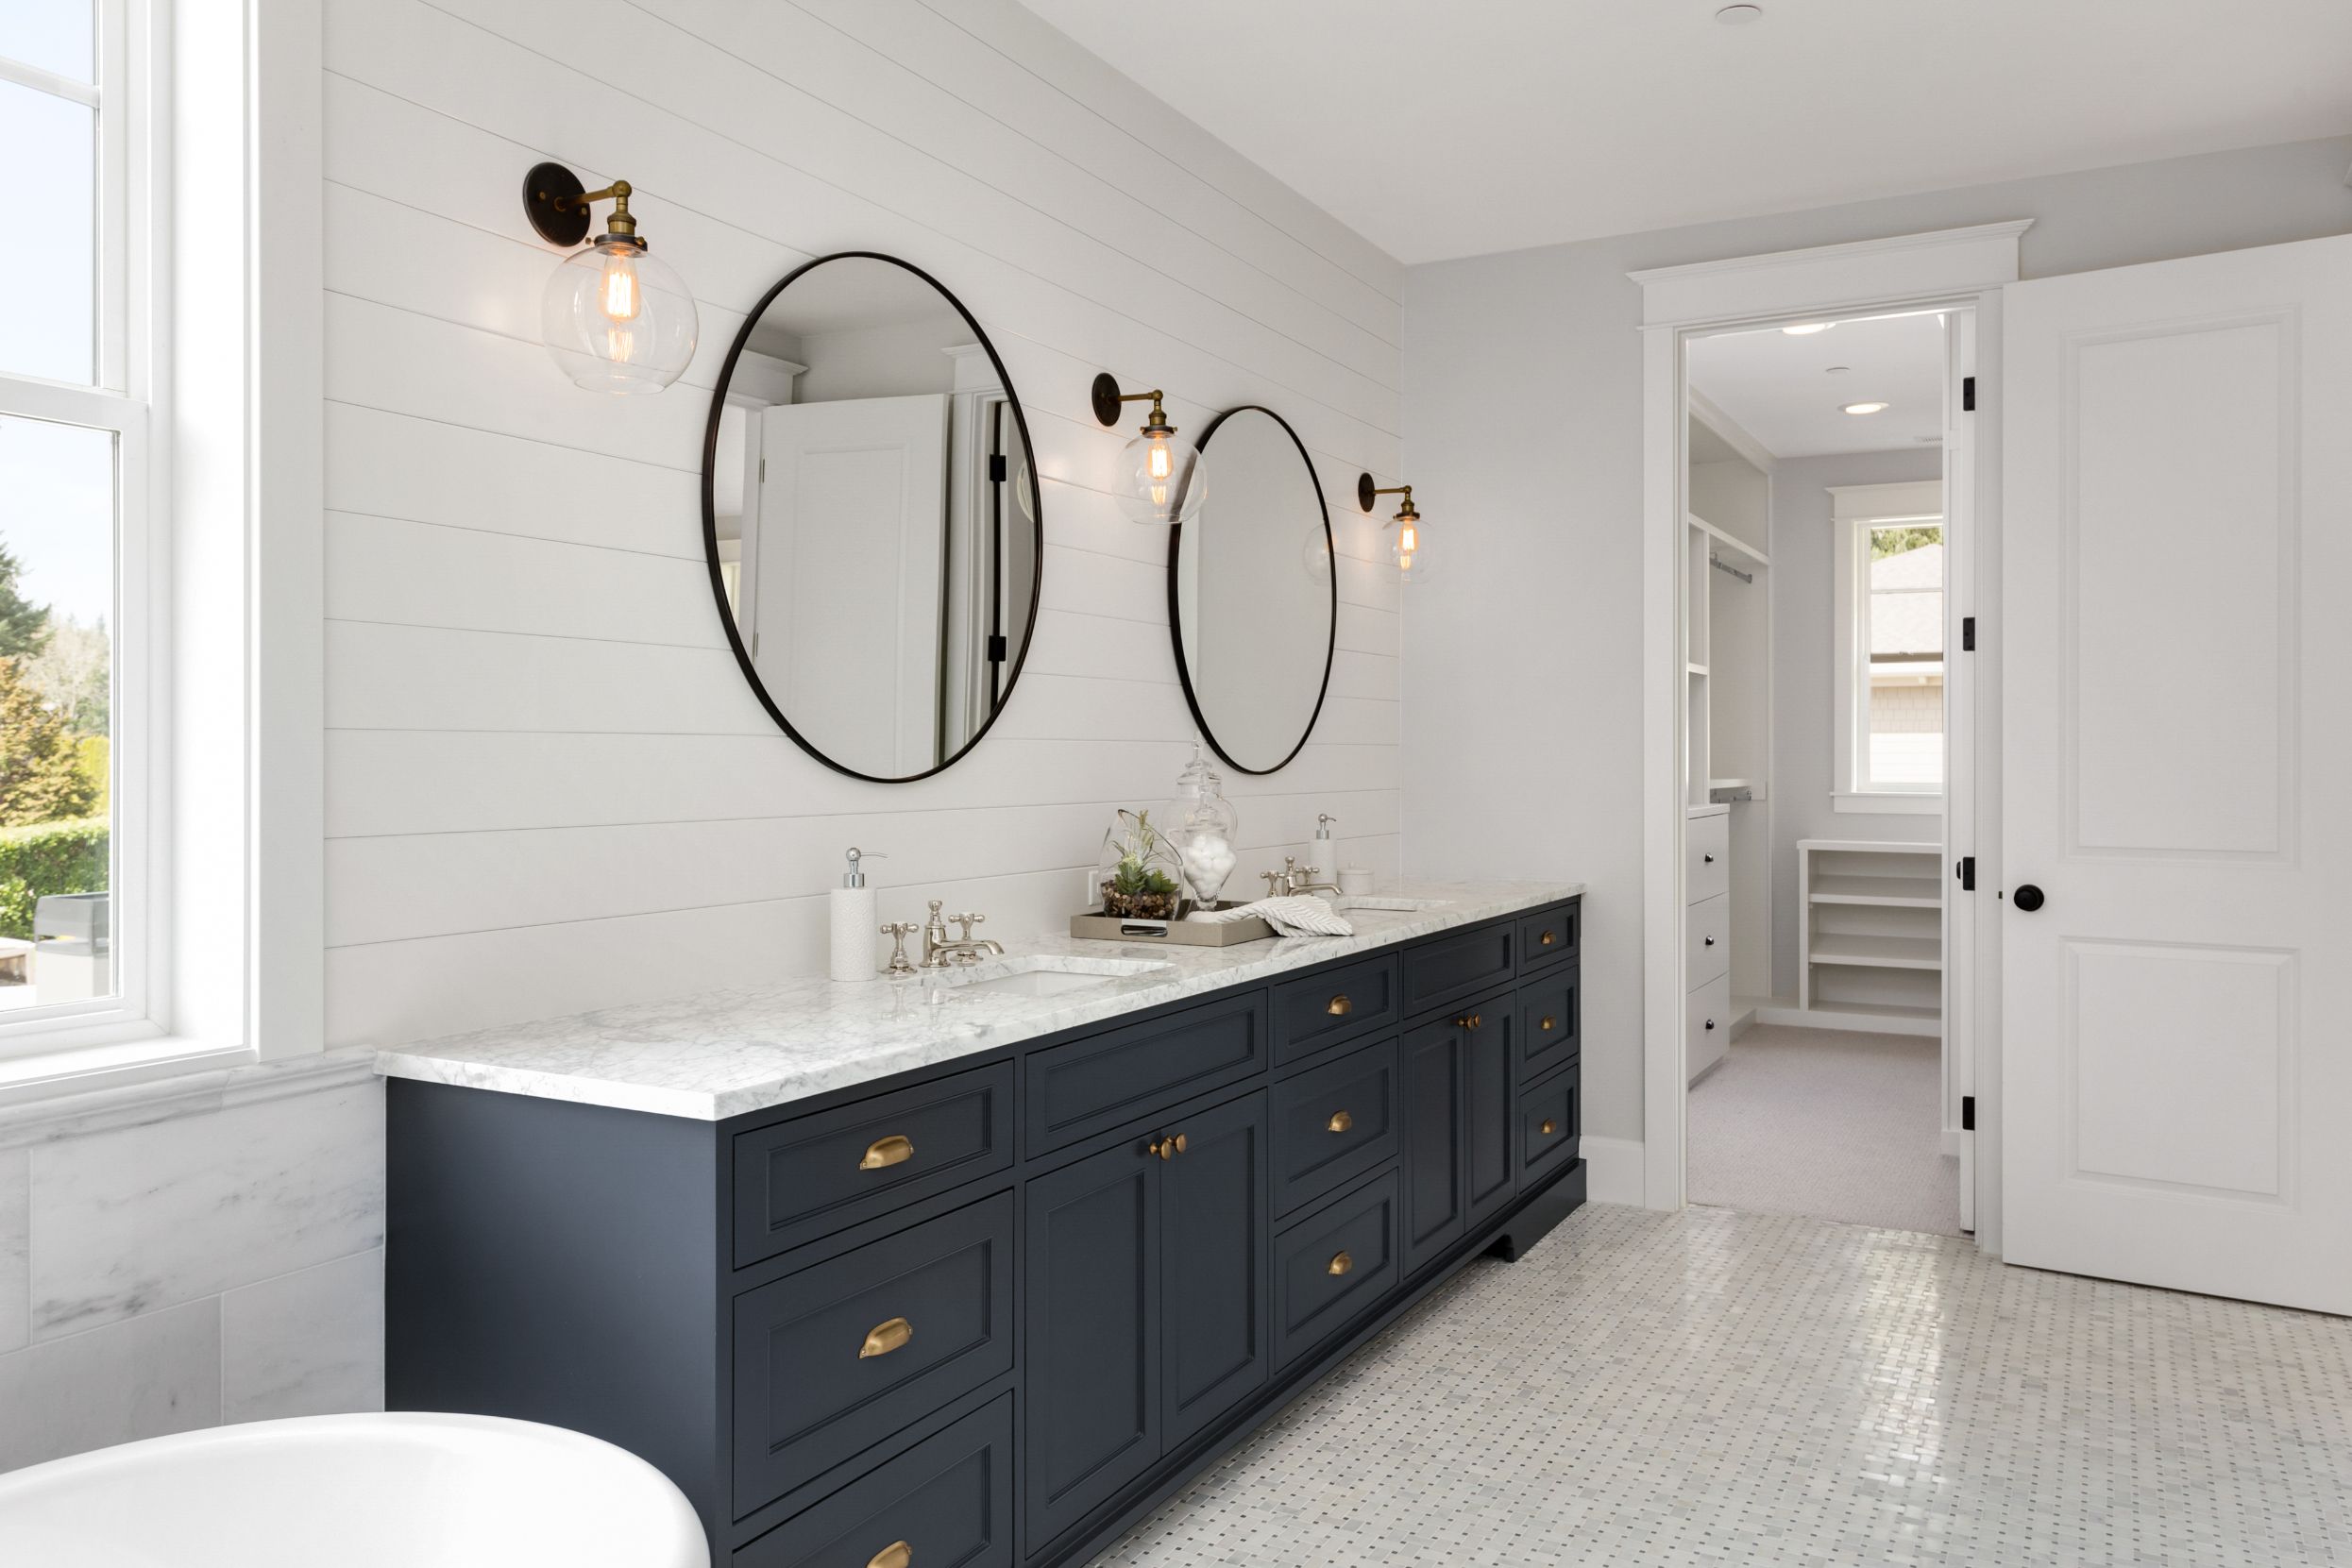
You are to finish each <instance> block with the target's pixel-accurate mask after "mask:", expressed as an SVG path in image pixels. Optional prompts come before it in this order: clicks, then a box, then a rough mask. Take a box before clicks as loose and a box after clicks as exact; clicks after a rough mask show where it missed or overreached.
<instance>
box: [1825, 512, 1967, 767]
mask: <svg viewBox="0 0 2352 1568" xmlns="http://www.w3.org/2000/svg"><path fill="white" fill-rule="evenodd" d="M1942 488H1943V487H1942V484H1941V482H1940V481H1924V482H1921V483H1918V484H1873V485H1849V486H1843V487H1840V488H1837V489H1835V490H1833V491H1832V492H1831V496H1832V498H1833V501H1834V503H1835V504H1834V507H1833V515H1834V516H1835V518H1836V531H1837V532H1836V538H1837V547H1838V548H1837V551H1836V556H1837V559H1836V573H1837V583H1836V588H1837V592H1836V617H1837V623H1836V632H1837V656H1836V661H1835V679H1836V685H1837V690H1836V717H1837V739H1836V744H1837V761H1838V775H1839V777H1838V780H1837V783H1836V792H1837V796H1838V804H1839V806H1840V808H1841V809H1846V810H1859V811H1873V810H1883V811H1919V810H1930V811H1932V810H1935V809H1937V808H1938V807H1939V806H1940V803H1941V800H1942V796H1943V788H1944V668H1945V666H1944V579H1945V549H1944V527H1943V524H1944V519H1943V497H1942Z"/></svg>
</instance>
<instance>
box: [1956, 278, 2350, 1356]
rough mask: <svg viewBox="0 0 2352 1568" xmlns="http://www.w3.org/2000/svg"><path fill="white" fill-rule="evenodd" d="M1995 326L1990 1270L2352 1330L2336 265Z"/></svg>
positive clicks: (2346, 625) (2033, 300) (2081, 281)
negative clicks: (2165, 1290) (1997, 825)
mask: <svg viewBox="0 0 2352 1568" xmlns="http://www.w3.org/2000/svg"><path fill="white" fill-rule="evenodd" d="M2006 297H2007V304H2006V344H2005V347H2006V353H2005V361H2006V368H2005V373H2004V383H2003V384H2004V392H2005V406H2006V411H2007V412H2006V416H2005V426H2004V433H2005V442H2006V457H2005V485H2004V489H2005V496H2004V522H2003V534H2002V537H2003V572H2002V578H2003V586H2002V593H2003V605H2004V615H2005V651H2004V653H2003V672H2002V677H2003V712H2004V716H2005V717H2004V747H2003V755H2004V765H2003V766H2004V779H2003V800H2004V810H2005V824H2006V826H2005V832H2006V835H2007V847H2006V851H2005V863H2006V865H2005V888H2004V890H2003V892H2004V896H2005V898H2006V900H2007V903H2006V905H2005V908H2004V910H2003V913H2002V917H2001V919H2002V925H2003V934H2004V940H2003V949H2002V953H2003V959H2002V961H2003V966H2004V969H2003V972H2004V980H2005V993H2006V996H2005V1005H2004V1013H2003V1043H2002V1089H2001V1093H2002V1106H2003V1111H2002V1115H2003V1135H2002V1136H2003V1142H2002V1189H2003V1203H2004V1216H2005V1218H2004V1223H2005V1235H2004V1240H2003V1252H2004V1256H2005V1257H2006V1258H2007V1260H2008V1261H2010V1262H2012V1263H2022V1264H2030V1265H2033V1266H2036V1267H2039V1268H2048V1269H2062V1270H2066V1271H2069V1272H2071V1273H2084V1274H2096V1275H2101V1276H2105V1277H2108V1278H2114V1279H2124V1280H2135V1281H2140V1282H2143V1283H2146V1284H2151V1285H2163V1286H2170V1287H2173V1288H2174V1289H2178V1290H2199V1291H2204V1292H2208V1293H2209V1294H2213V1295H2223V1296H2240V1297H2244V1298H2247V1299H2250V1300H2255V1301H2266V1302H2277V1303H2281V1304H2284V1305H2288V1306H2293V1307H2312V1308H2317V1309H2319V1310H2322V1311H2329V1312H2352V1030H2347V1029H2346V1028H2345V1026H2344V1021H2343V1019H2344V1011H2345V1004H2346V996H2347V984H2346V982H2347V977H2352V832H2348V830H2347V824H2352V803H2347V801H2345V799H2344V791H2345V784H2346V781H2347V779H2352V691H2348V689H2347V688H2348V687H2352V237H2346V238H2341V239H2329V240H2315V241H2309V242H2305V243H2302V244H2287V245H2276V246H2271V247H2267V248H2263V249H2257V250H2243V251H2233V252H2228V253H2225V254H2222V255H2216V256H2201V257H2195V258H2191V259H2189V260H2186V261H2161V262H2157V263H2154V264H2151V265H2147V266H2137V267H2122V268H2117V269H2114V270H2112V271H2107V272H2094V273H2084V274H2079V275H2076V276H2073V277H2067V278H2046V279H2041V280H2038V281H2034V282H2027V283H2021V284H2018V285H2015V286H2013V287H2012V288H2010V289H2009V290H2008V291H2007V295H2006Z"/></svg>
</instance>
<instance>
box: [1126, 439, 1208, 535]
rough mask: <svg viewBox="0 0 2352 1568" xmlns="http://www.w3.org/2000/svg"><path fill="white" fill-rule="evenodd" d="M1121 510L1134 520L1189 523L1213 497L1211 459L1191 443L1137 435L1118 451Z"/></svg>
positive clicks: (1163, 523) (1141, 521)
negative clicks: (1210, 478)
mask: <svg viewBox="0 0 2352 1568" xmlns="http://www.w3.org/2000/svg"><path fill="white" fill-rule="evenodd" d="M1117 478H1118V491H1117V494H1118V497H1119V507H1120V510H1121V511H1123V512H1125V514H1127V520H1128V521H1129V522H1132V523H1142V524H1146V525H1157V526H1159V527H1161V528H1165V527H1167V526H1168V525H1169V524H1172V523H1189V522H1191V521H1192V520H1193V518H1194V517H1196V516H1198V515H1199V514H1200V507H1201V502H1203V501H1205V500H1207V499H1208V498H1209V459H1208V458H1207V456H1206V455H1204V454H1203V453H1202V451H1201V449H1200V448H1199V447H1195V446H1193V444H1192V443H1191V442H1189V441H1185V440H1181V439H1179V438H1177V437H1174V436H1164V435H1139V436H1137V437H1136V438H1135V439H1134V440H1133V441H1130V442H1128V443H1127V444H1126V447H1125V449H1124V450H1122V451H1121V452H1120V454H1119V471H1118V476H1117Z"/></svg>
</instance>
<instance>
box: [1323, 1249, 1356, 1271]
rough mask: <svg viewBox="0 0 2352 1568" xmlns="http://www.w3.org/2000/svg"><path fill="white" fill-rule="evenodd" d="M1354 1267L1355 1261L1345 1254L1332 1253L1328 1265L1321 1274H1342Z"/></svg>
mask: <svg viewBox="0 0 2352 1568" xmlns="http://www.w3.org/2000/svg"><path fill="white" fill-rule="evenodd" d="M1355 1266H1356V1260H1355V1259H1354V1258H1353V1257H1351V1256H1348V1255H1347V1254H1346V1253H1334V1254H1332V1255H1331V1261H1330V1264H1329V1265H1328V1267H1327V1268H1325V1270H1324V1271H1323V1272H1324V1273H1327V1274H1344V1273H1347V1271H1348V1270H1350V1269H1352V1268H1354V1267H1355Z"/></svg>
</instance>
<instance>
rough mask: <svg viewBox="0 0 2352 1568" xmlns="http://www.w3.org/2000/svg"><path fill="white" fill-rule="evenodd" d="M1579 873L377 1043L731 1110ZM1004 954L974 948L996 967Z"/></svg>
mask: <svg viewBox="0 0 2352 1568" xmlns="http://www.w3.org/2000/svg"><path fill="white" fill-rule="evenodd" d="M1583 890H1584V887H1583V885H1582V883H1413V884H1406V885H1399V886H1396V887H1392V888H1385V889H1382V891H1381V893H1379V894H1376V895H1373V897H1375V898H1379V897H1383V896H1385V897H1397V898H1413V899H1437V900H1444V901H1446V902H1444V903H1443V904H1441V905H1439V906H1436V907H1432V908H1425V909H1414V910H1378V909H1365V908H1347V909H1346V910H1345V913H1346V916H1347V919H1348V922H1349V923H1350V924H1352V925H1353V926H1354V927H1355V928H1356V934H1355V935H1354V936H1310V937H1287V938H1277V939H1275V940H1273V941H1259V942H1245V943H1242V944H1239V945H1237V946H1234V947H1228V948H1201V947H1159V946H1155V945H1151V944H1148V943H1136V942H1092V941H1082V940H1079V939H1077V938H1075V937H1071V936H1041V937H1038V938H1035V939H1033V940H1029V941H1023V942H1015V943H1010V944H1008V952H1007V956H1008V958H1010V959H1013V960H1019V959H1023V958H1038V959H1042V960H1044V961H1045V966H1044V967H1046V968H1048V969H1060V970H1062V971H1063V972H1080V973H1083V972H1087V971H1088V969H1089V967H1090V961H1092V962H1096V963H1099V962H1102V961H1104V960H1110V961H1113V963H1114V964H1115V963H1117V962H1128V963H1132V962H1134V961H1137V960H1143V961H1148V962H1150V963H1153V964H1155V965H1162V966H1165V967H1164V968H1156V969H1152V970H1151V971H1150V972H1148V973H1141V974H1125V975H1113V976H1109V977H1107V978H1106V979H1105V980H1104V981H1103V982H1102V983H1101V984H1099V985H1092V986H1086V987H1084V988H1083V989H1077V990H1072V991H1066V992H1063V993H1061V994H1059V995H1055V996H1017V995H1006V994H1002V993H993V994H992V993H987V992H971V991H966V990H963V989H961V988H959V987H956V986H939V985H935V984H934V983H933V982H932V981H931V980H930V979H928V978H922V979H915V980H898V981H890V980H880V979H876V980H873V981H871V982H859V983H842V982H838V981H832V980H824V979H806V980H787V981H781V982H778V983H776V984H773V985H769V986H746V987H741V988H736V989H730V990H722V991H704V992H700V993H697V994H695V995H692V996H684V997H676V998H672V999H670V1000H668V1001H664V1002H645V1003H633V1004H631V1005H629V1006H625V1007H611V1008H606V1009H604V1010H603V1011H601V1012H594V1013H581V1014H578V1015H575V1016H573V1017H570V1018H558V1019H545V1020H537V1021H534V1022H531V1023H518V1024H512V1025H509V1026H506V1027H503V1028H498V1029H484V1030H480V1031H477V1032H475V1033H472V1034H466V1035H454V1036H450V1037H448V1038H445V1039H437V1040H423V1041H419V1042H417V1043H415V1044H413V1045H403V1046H399V1047H398V1048H396V1049H392V1050H387V1051H381V1052H379V1053H377V1056H376V1069H377V1071H380V1072H381V1073H383V1074H384V1075H385V1076H387V1077H393V1078H415V1079H418V1080H420V1081H422V1082H425V1083H431V1084H457V1085H461V1086H464V1087H469V1088H485V1089H496V1090H499V1091H500V1092H503V1093H507V1094H527V1095H533V1096H535V1097H537V1098H539V1099H543V1100H571V1101H577V1102H579V1103H581V1104H591V1105H612V1106H615V1107H618V1108H619V1109H622V1110H635V1111H651V1112H654V1113H656V1114H659V1115H663V1116H679V1117H686V1118H690V1119H692V1120H696V1121H724V1120H725V1119H727V1118H728V1117H731V1116H740V1115H742V1114H743V1113H745V1112H746V1111H755V1110H762V1109H765V1108H766V1107H768V1106H770V1105H779V1104H785V1103H786V1102H787V1101H792V1100H802V1099H806V1098H808V1097H809V1096H811V1095H817V1094H823V1093H826V1092H827V1091H829V1090H832V1089H838V1088H847V1087H851V1086H853V1085H855V1084H862V1083H870V1082H871V1081H873V1080H875V1079H878V1078H887V1077H888V1076H889V1075H891V1074H892V1073H896V1072H905V1071H909V1070H911V1069H915V1068H924V1067H937V1066H939V1065H941V1064H943V1063H948V1062H953V1061H955V1060H956V1059H957V1058H959V1057H963V1056H969V1055H973V1054H976V1053H979V1052H984V1051H990V1050H994V1049H996V1048H997V1047H999V1046H1006V1045H1012V1044H1015V1043H1017V1042H1019V1041H1021V1040H1025V1039H1034V1038H1036V1037H1039V1036H1041V1035H1050V1034H1053V1033H1055V1032H1057V1031H1058V1030H1063V1029H1070V1028H1074V1027H1076V1026H1078V1025H1081V1024H1087V1023H1097V1022H1100V1021H1102V1020H1106V1019H1114V1018H1117V1017H1119V1016H1120V1015H1121V1014H1123V1013H1132V1012H1139V1011H1142V1009H1144V1008H1148V1007H1158V1006H1161V1005H1164V1004H1165V1003H1171V1002H1180V1001H1182V1000H1184V999H1185V998H1186V997H1190V996H1197V995H1200V994H1202V993H1204V992H1208V991H1213V990H1219V989H1222V988H1223V987H1225V986H1239V985H1246V984H1248V983H1250V982H1253V981H1260V980H1265V979H1268V978H1270V977H1272V976H1275V975H1278V974H1281V973H1283V972H1284V971H1286V970H1290V969H1305V968H1307V967H1309V966H1311V965H1314V964H1322V963H1328V961H1330V960H1331V959H1334V958H1345V957H1347V956H1349V955H1350V954H1353V953H1366V952H1370V951H1372V950H1374V949H1376V948H1382V947H1387V946H1390V945H1392V944H1394V943H1397V942H1402V941H1409V940H1411V939H1413V938H1414V937H1419V936H1430V935H1432V934H1434V933H1437V932H1441V931H1445V930H1447V929H1448V928H1450V927H1454V926H1461V925H1470V924H1474V923H1476V922H1478V921H1480V920H1487V919H1494V918H1496V917H1497V916H1499V915H1508V914H1511V913H1513V912H1514V911H1516V910H1521V909H1531V908H1534V907H1536V906H1537V905H1540V904H1546V903H1553V902H1558V901H1560V900H1562V899H1567V898H1573V897H1575V896H1576V895H1578V894H1580V893H1582V891H1583ZM998 967H999V965H998V963H997V962H996V961H993V960H992V961H990V963H989V964H987V965H982V966H976V967H975V969H976V970H977V971H978V972H979V973H981V974H983V975H985V974H986V973H988V972H990V971H991V970H993V969H997V968H998Z"/></svg>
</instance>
